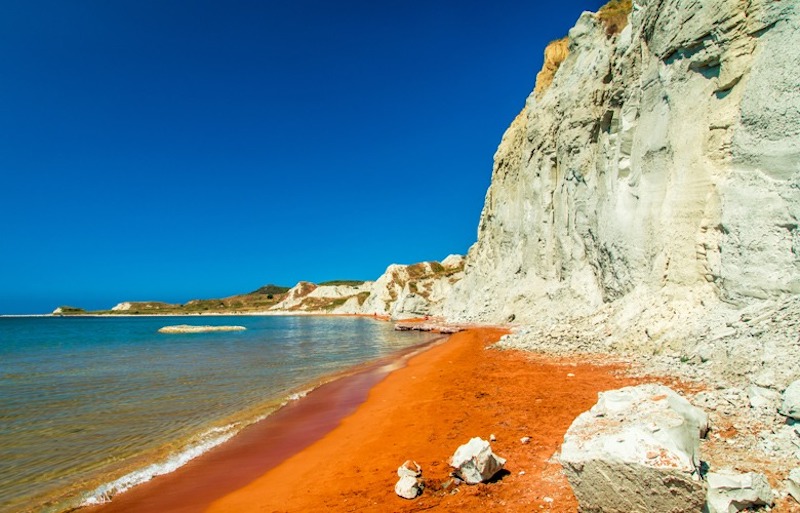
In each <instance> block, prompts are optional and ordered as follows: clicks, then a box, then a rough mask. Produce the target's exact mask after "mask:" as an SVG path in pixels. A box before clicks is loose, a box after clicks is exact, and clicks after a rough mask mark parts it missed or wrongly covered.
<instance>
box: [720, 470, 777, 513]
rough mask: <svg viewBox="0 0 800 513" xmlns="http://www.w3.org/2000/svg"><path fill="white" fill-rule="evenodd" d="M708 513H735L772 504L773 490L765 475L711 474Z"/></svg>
mask: <svg viewBox="0 0 800 513" xmlns="http://www.w3.org/2000/svg"><path fill="white" fill-rule="evenodd" d="M706 479H707V480H708V500H707V504H706V505H707V508H708V513H734V512H736V511H742V510H744V509H749V508H753V507H758V506H769V505H771V504H772V489H771V488H770V486H769V483H768V482H767V478H766V477H765V476H764V475H763V474H756V473H754V472H748V473H746V474H738V473H735V472H709V473H708V475H707V476H706Z"/></svg>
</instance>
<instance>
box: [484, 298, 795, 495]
mask: <svg viewBox="0 0 800 513" xmlns="http://www.w3.org/2000/svg"><path fill="white" fill-rule="evenodd" d="M633 297H637V296H635V295H634V296H633ZM639 299H641V303H639V304H638V305H633V306H632V304H629V303H628V300H627V299H623V300H621V301H618V302H616V303H614V304H609V305H605V306H604V307H603V308H601V309H600V310H598V311H597V312H595V313H594V314H592V315H587V316H583V317H577V318H573V319H570V320H569V322H562V321H558V322H554V323H552V324H543V325H533V326H523V327H519V328H517V329H516V330H515V331H514V333H512V334H510V335H506V336H504V337H502V339H501V341H500V342H499V343H498V344H496V345H495V347H496V348H497V349H523V350H529V351H534V352H538V353H544V354H548V355H554V356H569V357H571V358H583V357H588V358H590V360H591V361H592V362H593V363H596V362H598V361H606V362H612V363H613V362H624V363H625V364H626V365H627V366H628V370H627V371H626V372H627V373H628V374H629V375H632V376H635V377H645V376H650V377H652V376H670V377H674V378H677V379H679V380H681V381H682V382H683V383H684V384H686V385H687V386H688V389H687V390H686V395H687V397H688V398H689V399H690V401H691V402H692V404H694V405H696V406H698V407H700V408H702V409H703V410H704V411H705V412H706V413H707V414H708V415H709V423H710V425H711V426H712V431H711V434H710V436H708V437H707V438H706V439H703V440H702V441H701V450H702V453H703V457H704V459H705V460H707V461H708V463H709V465H710V467H711V468H712V469H714V468H727V467H730V468H734V467H735V468H741V465H742V464H743V463H744V464H746V467H744V469H746V470H750V471H756V472H760V473H765V474H767V475H774V476H775V477H776V478H777V479H781V480H782V479H785V478H786V476H787V473H788V470H789V469H791V468H793V467H794V466H795V465H796V462H797V461H798V459H800V424H794V425H792V424H791V423H787V422H786V417H784V416H782V415H780V414H779V413H778V410H779V408H780V407H781V392H782V391H784V390H785V389H787V387H788V386H789V385H790V384H791V383H792V382H793V381H795V380H798V379H800V344H798V343H797V341H798V333H800V297H798V296H789V297H786V298H783V299H780V300H765V301H760V302H758V303H753V304H750V305H747V306H744V307H742V306H738V307H734V306H731V305H723V304H717V305H716V306H715V307H714V308H710V309H707V310H697V308H698V305H697V304H695V303H694V302H693V300H692V301H688V300H686V298H684V299H681V300H674V301H673V302H672V304H669V303H668V302H665V301H666V298H661V299H658V300H655V299H653V298H649V299H648V298H647V297H644V296H643V297H640V298H639ZM687 301H688V302H687ZM634 306H635V308H634ZM693 309H694V310H693ZM672 311H674V313H672ZM690 311H695V312H701V314H696V315H694V316H689V315H688V312H690ZM668 319H673V320H674V322H677V323H679V324H681V325H682V326H683V333H684V338H683V339H682V340H681V341H680V344H678V343H675V345H674V346H673V345H672V344H673V342H671V339H670V336H669V332H664V334H662V335H661V337H662V338H660V339H659V338H653V339H650V338H648V336H647V334H646V332H649V333H650V334H651V335H655V333H656V332H657V331H658V330H657V329H654V328H653V326H657V325H659V323H663V322H665V320H668ZM671 322H672V321H671ZM726 328H730V330H727V331H726ZM719 333H725V334H726V336H725V337H722V338H719V337H718V336H717V335H718V334H719ZM731 333H734V334H731ZM701 355H702V356H701Z"/></svg>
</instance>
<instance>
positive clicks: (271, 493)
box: [86, 328, 632, 513]
mask: <svg viewBox="0 0 800 513" xmlns="http://www.w3.org/2000/svg"><path fill="white" fill-rule="evenodd" d="M503 333H505V331H503V330H500V329H490V328H479V329H471V330H469V331H466V332H461V333H458V334H456V335H453V336H451V337H450V338H449V339H448V340H447V341H446V342H444V343H442V344H438V345H434V346H433V347H431V348H430V349H428V350H426V351H424V352H422V353H420V354H417V355H415V356H412V357H411V358H410V359H409V360H408V362H407V364H406V365H405V366H404V367H402V368H399V369H397V370H394V371H393V372H391V373H390V374H389V375H388V376H386V374H385V369H384V370H382V369H381V366H380V365H374V366H371V367H369V368H366V369H363V370H362V371H361V372H358V373H356V374H353V375H351V376H348V377H345V378H341V379H339V380H336V381H333V382H331V383H328V384H326V385H324V386H322V387H320V388H318V389H317V390H315V391H314V392H312V393H310V394H309V395H308V396H307V397H306V398H304V399H302V400H300V401H297V402H295V403H292V404H290V405H289V406H287V407H285V408H283V409H281V410H279V411H278V412H276V413H275V414H273V415H271V416H270V417H269V418H268V419H267V420H265V421H262V422H260V423H258V424H256V425H255V426H252V427H251V428H249V429H247V430H245V431H244V432H242V433H241V434H240V435H239V436H237V437H236V438H235V439H234V440H233V441H231V442H229V443H226V444H224V445H223V446H221V447H219V448H217V449H215V450H212V451H211V452H209V453H207V454H205V455H203V456H202V457H200V458H197V459H196V460H193V461H192V462H190V463H189V464H188V465H186V466H185V467H182V468H181V469H179V470H178V471H176V472H174V473H172V474H169V475H166V476H162V477H160V478H156V479H154V480H153V481H151V482H149V483H147V484H144V485H142V486H139V487H137V488H135V489H133V490H131V491H129V492H127V493H124V494H122V495H120V496H118V497H116V498H115V499H114V500H113V501H112V502H111V503H109V504H105V505H102V506H98V507H93V508H87V510H86V511H87V512H91V513H94V512H100V513H109V512H118V511H125V512H129V511H136V512H156V511H158V512H199V511H212V512H242V511H259V512H290V511H297V512H301V511H303V512H308V511H337V512H338V511H373V512H385V511H398V512H403V511H422V510H428V509H433V510H436V511H453V512H455V511H498V512H500V511H504V512H505V511H532V510H539V509H540V508H541V509H543V510H546V511H561V512H567V511H576V509H577V503H576V502H575V499H574V497H573V496H572V493H571V491H570V489H569V486H568V484H567V482H566V479H565V478H564V477H563V476H562V475H561V471H560V466H559V465H558V464H557V463H551V462H550V461H549V460H550V458H551V457H552V456H553V454H554V453H555V452H556V450H557V449H558V448H559V446H560V445H561V441H562V439H563V436H564V433H565V432H566V430H567V428H568V427H569V425H570V424H571V422H572V421H573V420H574V418H575V417H576V416H577V415H578V414H580V413H581V412H583V411H585V410H587V409H588V408H590V407H591V406H592V405H593V404H594V403H595V402H596V399H597V393H598V392H599V391H602V390H608V389H613V388H619V387H621V386H625V385H628V384H631V383H632V380H631V379H630V378H624V377H620V376H618V375H617V374H618V373H617V372H616V371H617V370H618V368H616V367H613V366H596V365H590V364H585V363H577V364H576V363H568V362H566V361H563V362H562V361H556V360H553V359H544V358H541V357H536V356H534V355H530V354H527V353H523V352H517V351H497V350H486V349H484V348H485V347H486V346H487V345H488V344H491V343H492V342H494V341H496V340H497V339H498V338H499V337H500V336H501V335H502V334H503ZM384 376H385V378H384ZM490 434H494V435H495V436H496V438H497V440H496V441H495V442H493V443H492V447H493V449H494V451H495V452H496V453H497V454H499V455H500V456H503V457H505V458H507V460H508V463H507V464H506V469H507V471H504V472H503V473H502V474H501V475H499V476H498V479H497V480H496V481H495V482H493V483H490V484H480V485H476V486H467V485H460V486H458V487H457V488H453V487H452V486H451V487H449V488H448V489H447V490H443V489H442V483H445V482H446V481H448V475H449V472H450V468H449V467H448V465H447V461H448V459H449V457H450V456H451V455H452V454H453V452H454V451H455V449H456V448H457V447H458V446H459V445H461V444H463V443H466V442H467V441H468V440H469V439H470V438H472V437H475V436H480V437H482V438H484V439H488V438H489V436H490ZM524 436H529V437H531V441H530V442H529V443H528V444H523V443H521V442H520V438H522V437H524ZM406 459H413V460H415V461H417V462H418V463H419V464H420V465H421V466H422V469H423V478H424V479H425V482H426V486H427V488H426V490H425V492H424V493H423V495H422V496H421V497H419V498H418V499H416V500H413V501H407V500H405V499H401V498H399V497H397V496H396V495H395V493H394V484H395V482H396V481H397V479H398V478H397V475H396V470H397V467H398V466H399V465H400V464H401V463H403V461H405V460H406Z"/></svg>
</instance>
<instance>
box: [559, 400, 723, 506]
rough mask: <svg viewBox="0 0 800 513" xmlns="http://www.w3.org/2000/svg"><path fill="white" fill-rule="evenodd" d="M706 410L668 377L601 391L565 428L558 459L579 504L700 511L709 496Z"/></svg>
mask: <svg viewBox="0 0 800 513" xmlns="http://www.w3.org/2000/svg"><path fill="white" fill-rule="evenodd" d="M707 430H708V418H707V416H706V414H705V413H704V412H703V411H701V410H700V409H698V408H696V407H694V406H692V405H691V404H690V403H689V402H688V401H687V400H686V399H684V398H683V397H681V396H679V395H678V394H677V393H675V392H674V391H673V390H672V389H670V388H668V387H665V386H662V385H652V384H650V385H639V386H635V387H626V388H622V389H619V390H613V391H610V392H604V393H601V394H600V397H599V400H598V401H597V404H595V405H594V406H593V407H592V408H591V409H590V410H589V411H587V412H585V413H582V414H581V415H580V416H578V418H577V419H575V421H574V422H573V423H572V425H571V426H570V428H569V429H568V430H567V433H566V435H565V436H564V444H563V445H562V446H561V455H560V457H559V458H560V460H561V464H562V465H563V467H564V471H565V473H566V475H567V479H568V480H569V483H570V485H571V486H572V489H573V491H574V492H575V497H576V498H577V499H578V503H579V504H580V509H581V511H587V512H590V511H592V512H593V511H597V512H600V511H602V512H606V513H612V512H614V513H631V512H645V511H671V512H676V513H677V512H687V513H688V512H696V511H700V509H701V507H702V505H703V503H704V501H705V488H704V485H703V482H702V481H701V480H700V476H699V473H700V472H699V468H700V457H699V446H700V438H701V437H703V436H704V435H705V433H706V431H707Z"/></svg>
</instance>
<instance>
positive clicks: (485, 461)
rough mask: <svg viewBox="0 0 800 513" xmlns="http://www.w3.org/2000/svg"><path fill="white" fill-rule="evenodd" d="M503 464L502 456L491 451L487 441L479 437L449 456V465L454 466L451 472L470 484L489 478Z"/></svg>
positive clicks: (504, 461) (504, 462)
mask: <svg viewBox="0 0 800 513" xmlns="http://www.w3.org/2000/svg"><path fill="white" fill-rule="evenodd" d="M505 464H506V460H505V459H504V458H501V457H500V456H497V455H496V454H494V453H493V452H492V447H491V445H490V444H489V442H487V441H486V440H483V439H481V438H479V437H475V438H473V439H471V440H470V441H469V442H467V443H466V444H464V445H462V446H461V447H459V448H458V449H456V452H455V454H453V456H452V457H451V458H450V466H451V467H453V468H455V471H454V472H453V473H454V474H455V475H456V477H458V478H459V479H461V480H462V481H464V482H465V483H467V484H470V485H474V484H478V483H482V482H484V481H488V480H490V479H491V478H492V477H494V475H495V474H497V473H498V472H499V471H500V470H501V469H502V468H503V466H504V465H505Z"/></svg>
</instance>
